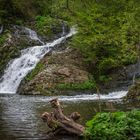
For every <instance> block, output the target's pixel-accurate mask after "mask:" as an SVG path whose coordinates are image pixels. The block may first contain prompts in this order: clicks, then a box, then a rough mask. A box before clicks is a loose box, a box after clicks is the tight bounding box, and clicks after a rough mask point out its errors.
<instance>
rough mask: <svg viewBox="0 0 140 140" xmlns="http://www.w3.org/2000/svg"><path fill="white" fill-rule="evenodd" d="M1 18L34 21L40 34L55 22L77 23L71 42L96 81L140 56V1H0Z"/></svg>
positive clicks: (48, 30)
mask: <svg viewBox="0 0 140 140" xmlns="http://www.w3.org/2000/svg"><path fill="white" fill-rule="evenodd" d="M0 17H1V20H0V22H1V24H7V23H9V22H12V23H14V22H15V21H16V23H19V24H22V23H23V22H24V23H25V21H34V24H35V28H36V29H37V30H38V32H39V33H40V34H46V33H47V34H48V33H50V34H51V30H50V28H49V27H50V26H51V25H52V24H53V25H55V24H56V23H58V24H60V23H61V22H65V23H67V24H69V25H77V29H78V34H77V35H76V36H75V38H74V39H73V40H72V42H71V44H70V45H71V47H76V48H78V49H80V51H81V52H82V54H83V56H84V61H85V62H86V63H87V65H88V66H89V70H90V72H91V73H92V74H93V77H94V78H93V79H96V81H98V80H99V81H100V80H102V79H106V76H107V75H108V73H109V72H110V70H113V69H115V68H118V67H122V66H125V65H129V64H132V63H135V62H136V61H137V58H138V50H139V48H138V47H139V34H140V24H139V23H140V1H139V0H84V1H83V0H76V1H75V0H72V1H70V0H61V1H60V0H55V1H54V0H47V1H46V0H42V1H40V0H30V1H29V0H20V1H19V0H8V1H7V0H0ZM58 30H59V29H58ZM102 77H104V78H102Z"/></svg>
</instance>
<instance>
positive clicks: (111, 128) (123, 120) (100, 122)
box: [85, 110, 140, 140]
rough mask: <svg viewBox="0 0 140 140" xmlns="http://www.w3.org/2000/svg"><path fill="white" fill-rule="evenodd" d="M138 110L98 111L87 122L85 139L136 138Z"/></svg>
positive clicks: (125, 139)
mask: <svg viewBox="0 0 140 140" xmlns="http://www.w3.org/2000/svg"><path fill="white" fill-rule="evenodd" d="M139 126H140V111H137V110H135V111H131V112H115V113H99V114H97V115H96V116H95V117H94V118H93V119H92V120H90V121H88V122H87V128H86V131H85V139H86V140H128V139H129V140H131V139H134V140H138V139H139V138H140V127H139Z"/></svg>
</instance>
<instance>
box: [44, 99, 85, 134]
mask: <svg viewBox="0 0 140 140" xmlns="http://www.w3.org/2000/svg"><path fill="white" fill-rule="evenodd" d="M50 103H51V106H52V108H53V109H54V110H53V112H51V113H48V112H44V113H43V114H42V119H43V121H44V122H47V125H48V127H49V128H50V129H51V132H52V133H53V134H54V135H55V134H60V133H68V134H76V135H78V136H81V135H82V134H83V132H84V130H85V127H84V126H82V125H80V124H78V123H76V121H77V120H78V119H79V118H80V114H79V113H78V112H73V113H72V114H71V115H70V116H68V117H67V116H65V115H64V114H63V110H62V107H61V105H60V102H59V101H58V99H53V100H51V101H50Z"/></svg>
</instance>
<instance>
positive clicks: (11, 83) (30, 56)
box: [0, 28, 76, 94]
mask: <svg viewBox="0 0 140 140" xmlns="http://www.w3.org/2000/svg"><path fill="white" fill-rule="evenodd" d="M26 30H28V31H29V35H30V38H31V39H33V40H38V41H40V39H39V38H38V36H37V34H36V33H35V32H34V31H32V30H30V29H28V28H26ZM75 33H76V30H75V28H72V29H71V30H70V32H69V33H68V34H67V35H66V36H62V37H61V38H59V39H56V40H54V41H53V42H50V43H46V44H45V45H42V46H34V47H31V48H27V49H24V50H22V51H21V56H20V57H19V58H16V59H14V60H12V61H10V62H9V64H8V66H7V69H6V70H5V72H4V75H3V76H2V78H1V79H0V81H1V83H0V93H13V94H15V93H16V91H17V89H18V86H19V84H20V82H21V80H22V79H23V78H24V77H25V76H26V75H27V74H28V73H29V72H30V71H31V70H33V69H34V68H35V66H36V65H37V63H38V62H39V61H40V59H41V58H43V56H44V55H45V54H47V53H48V52H49V51H50V50H51V49H52V48H53V47H55V46H56V45H58V44H60V43H62V42H63V41H65V39H66V38H69V37H71V36H72V35H74V34H75Z"/></svg>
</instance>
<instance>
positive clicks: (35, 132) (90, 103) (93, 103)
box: [0, 94, 140, 140]
mask: <svg viewBox="0 0 140 140" xmlns="http://www.w3.org/2000/svg"><path fill="white" fill-rule="evenodd" d="M91 96H92V95H90V96H88V95H87V96H86V95H81V96H80V95H79V96H70V97H67V96H60V97H59V99H60V100H62V101H63V107H64V113H65V114H70V113H71V112H74V111H78V112H79V113H80V114H81V116H82V117H81V119H80V123H82V124H85V122H86V121H87V120H89V119H91V118H92V117H93V115H95V114H96V113H97V112H99V106H98V101H97V100H96V99H97V98H92V99H91ZM52 98H53V97H45V96H23V95H16V94H12V95H11V94H1V95H0V112H1V113H0V140H49V139H48V138H47V137H46V132H47V130H48V128H47V125H46V124H45V123H44V122H43V121H42V120H41V117H40V116H41V114H42V113H43V112H45V111H50V110H51V107H50V104H49V100H50V99H52ZM94 99H95V100H94ZM106 99H107V98H106ZM135 108H140V102H132V103H123V102H122V101H121V100H120V99H107V100H105V99H104V100H102V102H101V109H102V111H105V112H113V111H118V110H119V111H120V110H124V111H126V110H132V109H135ZM51 140H78V138H77V137H68V136H63V137H57V138H55V137H54V138H51Z"/></svg>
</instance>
